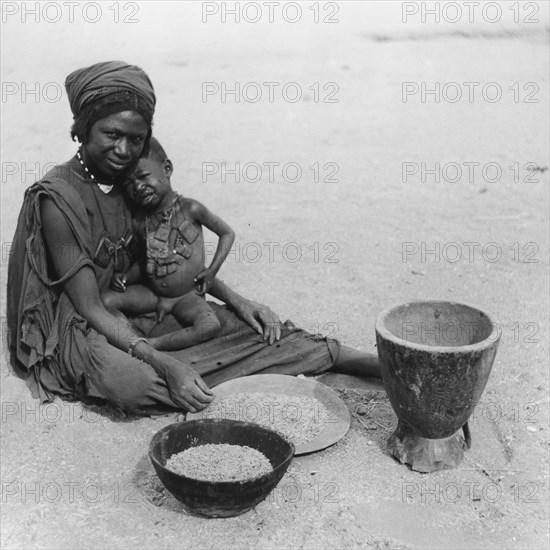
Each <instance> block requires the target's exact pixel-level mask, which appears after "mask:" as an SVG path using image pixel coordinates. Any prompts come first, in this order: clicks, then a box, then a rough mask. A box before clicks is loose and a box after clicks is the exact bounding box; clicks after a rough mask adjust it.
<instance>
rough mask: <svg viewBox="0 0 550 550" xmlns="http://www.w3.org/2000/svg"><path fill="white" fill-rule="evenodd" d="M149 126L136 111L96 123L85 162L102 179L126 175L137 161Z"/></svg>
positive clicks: (84, 154)
mask: <svg viewBox="0 0 550 550" xmlns="http://www.w3.org/2000/svg"><path fill="white" fill-rule="evenodd" d="M148 132H149V126H148V125H147V123H146V122H145V120H144V119H143V117H142V116H141V115H140V114H139V113H136V112H135V111H122V112H120V113H115V114H112V115H109V116H108V117H105V118H102V119H100V120H98V121H97V122H95V123H94V125H93V126H92V127H91V128H90V131H89V132H88V136H87V139H86V143H84V145H83V147H82V149H83V156H84V162H85V163H86V164H87V165H89V166H90V169H91V171H92V173H93V174H94V175H95V176H97V177H99V178H101V177H102V176H103V177H108V178H115V177H119V176H121V175H122V174H124V173H125V172H126V171H127V170H128V169H129V168H132V167H133V166H134V165H135V163H136V162H137V161H138V159H139V157H140V155H141V152H142V150H143V145H144V143H145V139H146V138H147V134H148Z"/></svg>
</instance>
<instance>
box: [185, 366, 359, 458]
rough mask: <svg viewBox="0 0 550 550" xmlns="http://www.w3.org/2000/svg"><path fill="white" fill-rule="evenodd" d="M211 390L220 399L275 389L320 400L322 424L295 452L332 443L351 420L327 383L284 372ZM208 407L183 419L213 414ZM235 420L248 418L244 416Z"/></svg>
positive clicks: (259, 376) (340, 435)
mask: <svg viewBox="0 0 550 550" xmlns="http://www.w3.org/2000/svg"><path fill="white" fill-rule="evenodd" d="M213 392H214V394H215V396H216V398H220V399H223V398H225V397H228V396H230V395H232V394H235V393H279V394H283V395H286V396H294V395H296V396H299V395H302V396H306V397H312V398H315V399H317V400H318V401H320V402H321V403H322V404H323V405H325V407H326V408H327V410H328V413H329V417H328V419H327V421H326V422H325V424H326V425H325V428H324V429H323V430H322V431H321V433H320V434H319V435H318V436H317V437H315V438H314V439H312V440H311V441H308V442H307V443H303V444H300V445H296V453H295V454H296V455H303V454H307V453H313V452H316V451H320V450H322V449H326V448H327V447H330V446H331V445H334V444H335V443H336V442H338V441H340V439H342V438H343V437H344V436H345V435H346V433H347V432H348V430H349V427H350V424H351V418H350V414H349V411H348V408H347V407H346V405H345V404H344V402H343V401H342V400H341V399H340V398H339V397H338V395H337V394H336V393H335V392H334V391H333V390H331V389H330V388H329V387H328V386H325V385H324V384H321V383H320V382H316V381H314V380H308V379H305V378H297V377H295V376H287V375H285V374H255V375H252V376H245V377H243V378H236V379H234V380H229V381H228V382H224V383H223V384H220V385H219V386H216V387H215V388H214V389H213ZM215 402H216V401H214V403H215ZM209 409H210V407H207V408H206V409H205V410H203V411H200V412H198V413H188V414H187V420H198V419H199V418H217V415H216V414H215V413H214V414H212V409H210V410H209ZM231 418H235V417H234V416H232V417H231ZM237 420H247V421H250V419H247V418H240V419H239V418H237Z"/></svg>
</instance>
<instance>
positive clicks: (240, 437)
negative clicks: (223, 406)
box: [149, 419, 294, 518]
mask: <svg viewBox="0 0 550 550" xmlns="http://www.w3.org/2000/svg"><path fill="white" fill-rule="evenodd" d="M224 443H225V444H229V445H242V446H244V445H246V446H248V447H251V448H253V449H257V450H258V451H260V452H261V453H263V454H264V455H265V456H266V458H267V459H268V460H269V461H270V462H271V465H272V467H273V469H272V471H271V472H270V473H268V474H264V475H262V476H260V477H257V478H253V479H248V480H244V481H228V482H211V481H203V480H198V479H192V478H188V477H186V476H183V475H180V474H176V473H175V472H172V471H170V470H168V469H167V468H166V462H167V461H168V459H169V458H170V457H171V456H172V455H174V454H177V453H180V452H182V451H185V450H186V449H189V448H190V447H197V446H200V445H207V444H224ZM149 457H150V459H151V462H152V463H153V466H154V468H155V471H156V472H157V475H158V476H159V478H160V480H161V481H162V483H163V484H164V486H165V487H166V488H167V489H168V490H169V491H170V492H171V493H172V494H173V495H174V496H175V497H176V498H177V499H178V500H179V501H180V502H181V503H182V504H183V505H184V507H185V509H186V510H187V511H188V512H189V513H192V514H196V515H200V516H207V517H218V518H222V517H230V516H238V515H240V514H243V513H244V512H247V511H248V510H250V509H251V508H252V507H254V506H255V505H256V504H258V503H259V502H261V501H262V500H264V499H265V498H266V497H267V495H268V494H269V493H270V492H271V491H272V490H273V489H274V488H275V486H276V485H277V484H278V483H279V481H280V480H281V478H282V477H283V475H284V474H285V472H286V471H287V469H288V467H289V465H290V463H291V461H292V458H293V457H294V445H293V444H292V443H291V442H289V441H287V440H286V439H284V438H283V437H282V436H281V435H279V434H278V433H277V432H275V431H273V430H269V429H267V428H263V427H261V426H258V425H257V424H252V423H249V422H240V421H237V420H214V419H204V420H192V421H187V422H179V423H177V424H171V425H169V426H166V427H165V428H163V429H162V430H160V431H158V432H157V433H156V434H155V435H154V437H153V439H152V440H151V444H150V446H149Z"/></svg>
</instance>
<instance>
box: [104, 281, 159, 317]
mask: <svg viewBox="0 0 550 550" xmlns="http://www.w3.org/2000/svg"><path fill="white" fill-rule="evenodd" d="M101 299H102V301H103V305H104V306H105V307H106V308H107V309H108V310H109V311H110V312H111V313H112V314H113V315H116V316H117V317H120V315H121V314H124V315H128V316H129V317H134V316H136V315H142V314H144V313H151V312H153V311H155V310H156V308H157V302H158V297H157V295H156V294H154V293H153V292H152V291H151V290H150V289H149V288H147V287H146V286H143V285H130V286H129V287H127V288H126V292H115V291H114V290H106V291H104V292H102V293H101Z"/></svg>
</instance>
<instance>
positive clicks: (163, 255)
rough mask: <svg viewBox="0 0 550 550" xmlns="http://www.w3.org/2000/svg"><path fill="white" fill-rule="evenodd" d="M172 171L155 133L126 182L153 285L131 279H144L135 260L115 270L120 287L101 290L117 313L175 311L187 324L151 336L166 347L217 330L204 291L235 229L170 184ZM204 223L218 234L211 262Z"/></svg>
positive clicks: (175, 346) (197, 339) (187, 343)
mask: <svg viewBox="0 0 550 550" xmlns="http://www.w3.org/2000/svg"><path fill="white" fill-rule="evenodd" d="M172 172H173V166H172V163H171V162H170V160H169V159H168V158H167V156H166V153H165V152H164V149H163V148H162V146H161V145H160V143H159V142H158V141H157V140H156V139H155V138H151V145H150V149H149V154H148V155H147V157H142V158H141V159H140V160H139V163H138V166H137V167H136V169H135V170H134V172H133V173H132V174H131V175H130V176H129V177H128V178H127V181H126V182H125V183H124V189H125V191H126V192H127V194H128V196H129V197H130V199H131V200H132V201H133V202H134V203H135V204H136V205H138V206H140V207H141V208H140V209H139V210H138V211H137V212H136V214H135V216H134V222H133V224H134V233H135V234H136V235H137V237H138V240H139V241H140V242H141V243H142V244H144V248H145V253H146V254H145V255H146V257H145V271H146V276H147V278H148V280H149V285H148V287H146V286H143V285H140V284H133V283H136V282H138V281H140V280H141V278H142V265H140V263H138V262H136V263H134V264H133V265H132V266H131V267H130V268H129V269H128V271H127V272H126V273H115V275H114V276H113V280H112V282H111V288H112V289H113V290H114V291H116V292H113V291H112V290H110V291H107V292H104V293H103V294H102V299H103V303H104V304H105V307H106V308H107V309H108V310H110V311H112V312H113V313H115V314H118V315H120V313H123V314H125V315H130V316H135V315H140V314H143V313H150V312H152V311H155V310H156V312H157V316H158V320H159V322H160V321H162V319H163V317H164V316H165V315H166V314H167V313H172V314H173V315H174V317H175V318H176V319H177V320H178V321H179V322H180V324H181V325H182V326H183V327H187V328H183V329H182V330H178V331H175V332H172V333H170V334H165V335H163V336H158V337H155V338H148V339H147V341H148V343H149V344H150V345H151V346H152V347H154V348H156V349H158V350H162V351H170V350H178V349H183V348H186V347H190V346H193V345H195V344H198V343H200V342H204V341H206V340H210V339H211V338H213V337H214V336H216V335H217V334H218V333H219V331H220V324H219V321H218V319H217V318H216V315H215V313H214V311H213V310H212V308H211V307H210V306H209V305H208V303H207V302H206V300H205V299H204V294H205V293H206V292H207V291H208V290H209V289H210V287H211V286H212V283H213V282H214V278H215V276H216V273H217V272H218V270H219V269H220V267H221V265H222V263H223V262H224V260H225V259H226V258H227V255H228V253H229V250H230V249H231V246H232V245H233V241H234V239H235V233H234V232H233V230H232V229H231V228H230V227H229V225H227V223H225V222H224V221H223V220H222V219H221V218H219V217H218V216H216V215H215V214H213V213H212V212H210V211H209V210H208V209H207V208H206V207H205V206H204V205H202V204H201V203H200V202H198V201H196V200H193V199H189V198H185V197H182V196H181V195H178V194H177V193H176V192H175V191H174V190H173V189H172V187H171V185H170V177H171V176H172ZM203 225H204V226H205V227H207V228H208V229H210V230H211V231H213V232H214V233H216V234H217V235H218V237H219V241H218V247H217V249H216V252H215V254H214V258H213V259H212V263H211V264H210V266H209V267H205V266H204V237H203V232H202V228H201V226H203ZM142 248H143V247H142ZM128 285H129V286H128Z"/></svg>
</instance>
